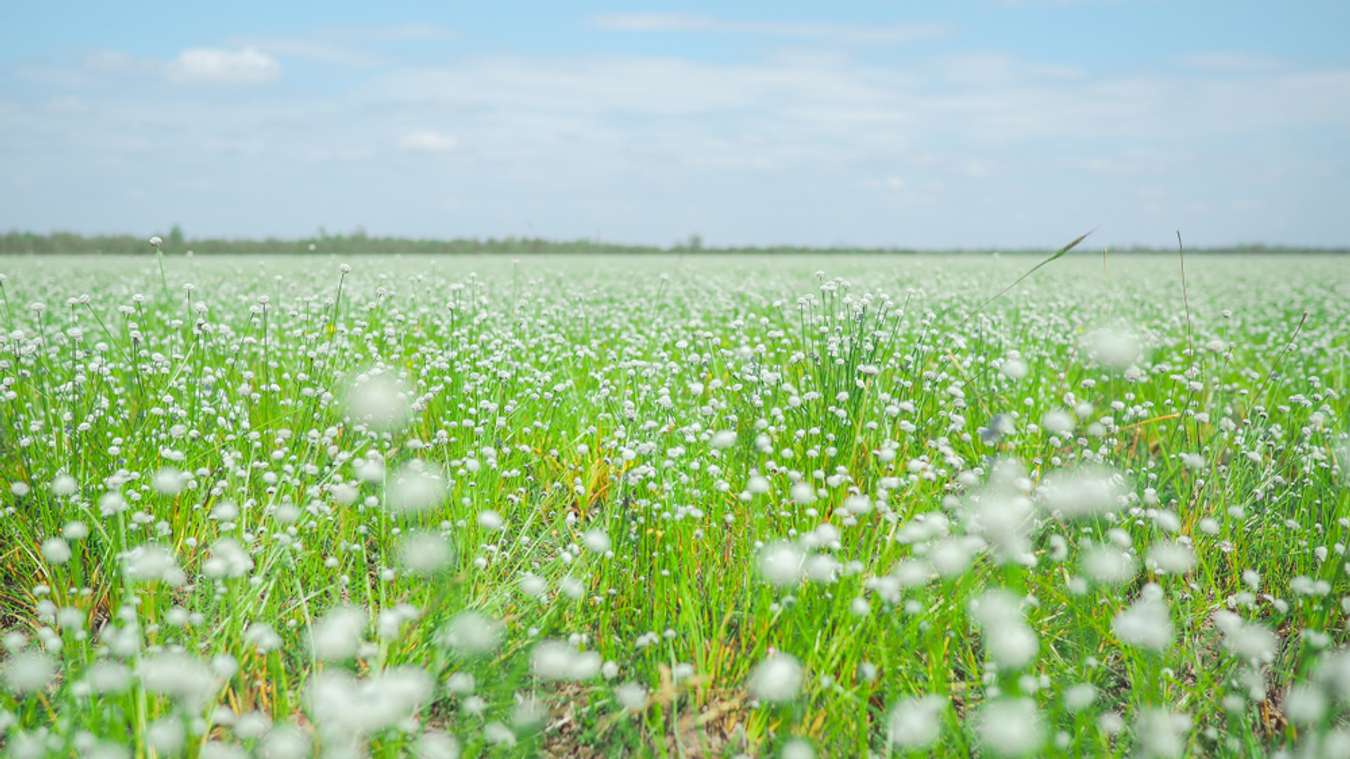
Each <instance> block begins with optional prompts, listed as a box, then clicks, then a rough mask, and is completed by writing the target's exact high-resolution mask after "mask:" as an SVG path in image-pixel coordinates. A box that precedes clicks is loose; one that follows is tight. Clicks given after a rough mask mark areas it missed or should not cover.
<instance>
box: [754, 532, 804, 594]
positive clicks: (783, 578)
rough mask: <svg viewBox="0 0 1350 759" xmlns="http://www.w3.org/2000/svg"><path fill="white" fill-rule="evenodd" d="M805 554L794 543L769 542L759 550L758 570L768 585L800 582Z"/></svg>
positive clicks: (783, 585)
mask: <svg viewBox="0 0 1350 759" xmlns="http://www.w3.org/2000/svg"><path fill="white" fill-rule="evenodd" d="M805 562H806V555H805V553H803V552H802V549H801V548H799V547H797V545H796V544H795V543H788V542H786V541H779V542H776V543H770V544H769V545H767V546H765V547H764V548H763V549H762V550H761V551H760V552H759V571H760V574H762V575H763V576H764V579H765V580H767V581H768V583H769V584H770V585H774V586H776V587H779V588H786V587H789V586H791V585H796V584H797V583H799V582H801V579H802V574H803V572H804V571H805Z"/></svg>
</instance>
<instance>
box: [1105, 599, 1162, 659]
mask: <svg viewBox="0 0 1350 759" xmlns="http://www.w3.org/2000/svg"><path fill="white" fill-rule="evenodd" d="M1111 629H1112V630H1113V631H1114V632H1115V634H1116V637H1118V638H1120V639H1121V640H1122V641H1124V642H1125V643H1129V644H1130V645H1134V646H1139V647H1140V648H1151V649H1153V650H1155V651H1162V650H1163V649H1165V648H1167V647H1168V646H1170V645H1172V618H1171V616H1170V615H1169V613H1168V609H1167V603H1166V602H1165V601H1163V599H1162V589H1161V588H1159V587H1158V586H1157V585H1154V584H1152V583H1150V584H1148V585H1146V586H1144V589H1143V591H1142V592H1141V593H1140V594H1139V598H1138V599H1137V600H1136V601H1135V602H1134V603H1133V604H1131V605H1130V607H1129V608H1128V609H1125V610H1124V611H1122V612H1120V613H1119V614H1117V615H1116V616H1115V619H1113V620H1112V621H1111Z"/></svg>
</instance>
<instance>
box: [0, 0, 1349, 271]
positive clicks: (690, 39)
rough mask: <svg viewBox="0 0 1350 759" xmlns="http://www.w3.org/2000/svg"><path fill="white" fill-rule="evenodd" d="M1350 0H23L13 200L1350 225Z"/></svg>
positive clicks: (477, 213)
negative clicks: (673, 0)
mask: <svg viewBox="0 0 1350 759" xmlns="http://www.w3.org/2000/svg"><path fill="white" fill-rule="evenodd" d="M1348 33H1350V3H1345V2H1343V0H1327V1H1325V2H1319V1H1317V0H1304V1H1301V2H1296V3H1272V2H1269V1H1268V0H1267V1H1265V2H1246V1H1243V0H1225V1H1224V2H1206V1H1200V0H1197V1H1195V2H1186V3H1170V2H1162V1H1160V0H1158V1H1150V0H1139V1H1138V2H1132V1H1131V0H1116V1H1111V0H1078V1H1074V0H968V1H961V0H954V1H953V2H942V3H917V2H913V3H906V2H836V3H820V2H795V1H794V0H774V1H773V2H767V1H764V2H761V1H759V0H755V1H751V2H737V3H714V2H696V3H681V4H662V5H638V4H635V3H628V4H618V3H612V2H609V3H602V2H579V3H578V2H561V1H557V2H539V3H520V2H494V3H482V2H475V3H460V2H439V3H417V2H407V1H397V0H390V1H389V2H380V3H371V2H343V1H341V0H326V1H325V2H313V3H306V2H288V3H277V2H265V3H264V2H250V1H236V2H229V3H222V2H195V1H193V0H181V1H180V2H174V3H143V2H134V1H128V2H118V3H106V2H97V3H94V2H90V3H74V2H72V3H38V2H22V3H20V2H16V3H7V4H5V7H4V8H3V9H0V230H7V229H23V230H32V231H39V232H46V231H52V230H65V231H76V232H83V233H134V234H149V233H152V232H157V231H158V232H162V231H163V230H165V229H167V227H168V226H169V225H171V224H174V223H177V224H181V225H182V227H183V229H184V230H185V231H186V233H187V235H188V236H189V237H197V236H203V237H204V236H227V237H257V236H279V237H288V238H297V237H305V236H308V235H313V234H315V233H316V231H317V230H319V229H320V228H321V227H322V228H325V229H326V230H327V231H328V232H330V233H337V232H350V231H352V230H353V229H355V228H356V227H357V226H361V227H363V228H364V229H365V230H367V231H368V232H369V233H370V234H377V235H396V236H414V237H438V238H449V237H503V236H510V235H514V236H534V237H547V238H555V239H577V238H593V239H601V240H607V241H614V242H630V243H654V244H670V243H673V242H676V241H678V240H683V239H685V238H687V237H688V236H689V235H691V234H699V235H701V236H702V238H703V240H704V242H705V244H708V245H771V244H784V243H787V244H802V245H867V246H903V247H942V248H958V247H989V246H992V247H1007V248H1012V247H1051V246H1057V245H1058V244H1060V243H1063V242H1065V241H1067V240H1069V239H1072V238H1073V237H1075V236H1077V235H1078V234H1079V233H1081V232H1083V231H1085V230H1087V229H1090V228H1096V229H1097V232H1096V233H1095V235H1094V237H1093V238H1092V239H1093V240H1094V242H1096V243H1097V244H1104V245H1129V244H1142V245H1156V246H1166V245H1169V244H1172V243H1174V241H1175V237H1174V235H1175V231H1176V230H1177V229H1180V230H1182V232H1183V234H1184V235H1185V237H1186V239H1187V242H1188V244H1192V245H1195V246H1207V245H1228V244H1237V243H1258V242H1259V243H1268V244H1292V245H1319V246H1336V245H1347V244H1350V213H1347V211H1346V203H1347V199H1348V198H1350V45H1346V44H1345V42H1344V40H1345V38H1346V35H1347V34H1348Z"/></svg>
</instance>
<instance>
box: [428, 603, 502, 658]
mask: <svg viewBox="0 0 1350 759" xmlns="http://www.w3.org/2000/svg"><path fill="white" fill-rule="evenodd" d="M502 632H503V631H502V625H501V623H500V622H497V621H496V620H493V619H488V618H487V617H485V616H483V615H482V614H479V613H478V612H476V611H463V612H460V613H459V614H458V615H457V616H456V617H455V618H454V619H452V620H450V623H449V624H448V625H446V627H445V631H444V632H443V633H442V635H441V638H442V640H443V641H444V642H445V644H446V645H447V646H449V647H450V648H452V649H454V650H455V651H458V652H459V653H461V654H464V655H466V656H479V655H482V654H488V653H491V652H493V651H495V650H496V649H497V646H499V645H501V640H502Z"/></svg>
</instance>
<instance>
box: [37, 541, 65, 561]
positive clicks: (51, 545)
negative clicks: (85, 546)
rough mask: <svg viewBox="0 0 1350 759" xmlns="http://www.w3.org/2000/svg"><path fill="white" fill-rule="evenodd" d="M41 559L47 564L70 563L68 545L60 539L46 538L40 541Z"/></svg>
mask: <svg viewBox="0 0 1350 759" xmlns="http://www.w3.org/2000/svg"><path fill="white" fill-rule="evenodd" d="M42 557H43V558H45V559H46V560H47V563H48V564H57V565H60V564H65V563H66V562H67V561H70V544H69V543H67V542H66V541H64V540H62V539H61V538H47V539H46V540H44V541H42Z"/></svg>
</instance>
